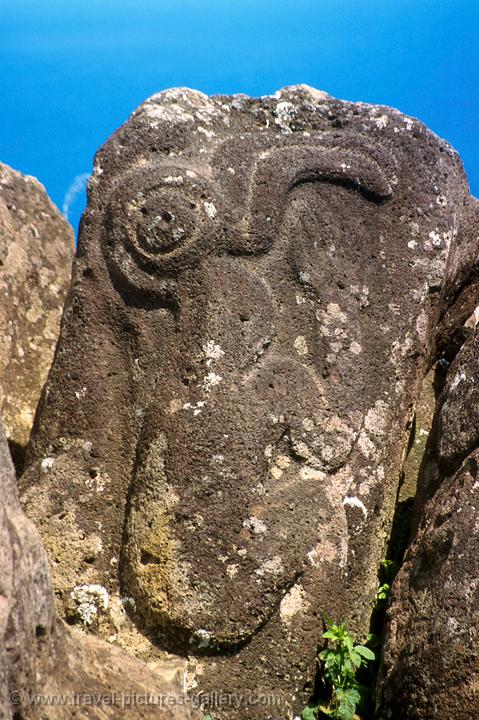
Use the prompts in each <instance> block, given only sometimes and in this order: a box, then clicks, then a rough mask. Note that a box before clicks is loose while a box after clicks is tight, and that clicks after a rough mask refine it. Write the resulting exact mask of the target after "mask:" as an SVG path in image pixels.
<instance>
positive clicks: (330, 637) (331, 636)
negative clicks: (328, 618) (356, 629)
mask: <svg viewBox="0 0 479 720" xmlns="http://www.w3.org/2000/svg"><path fill="white" fill-rule="evenodd" d="M322 637H323V638H325V639H326V640H336V639H337V635H336V633H335V632H334V630H326V632H323V634H322Z"/></svg>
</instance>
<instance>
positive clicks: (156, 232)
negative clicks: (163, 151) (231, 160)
mask: <svg viewBox="0 0 479 720" xmlns="http://www.w3.org/2000/svg"><path fill="white" fill-rule="evenodd" d="M214 203H217V200H216V199H215V198H214V197H213V193H212V189H211V187H210V185H209V183H208V182H207V181H206V180H205V179H204V178H202V177H201V176H199V175H198V174H197V173H195V172H192V171H185V170H183V169H181V168H178V167H173V166H157V165H151V166H146V167H145V168H142V169H141V170H140V171H138V170H135V171H134V172H132V173H129V174H128V175H125V176H124V177H123V178H122V179H121V181H120V182H118V184H117V185H116V186H115V187H114V189H113V192H112V193H111V195H110V197H109V200H108V204H107V205H106V208H105V212H104V215H103V237H102V249H103V254H104V256H105V260H106V262H107V266H108V270H109V272H110V276H111V278H112V280H113V282H114V284H115V286H116V287H117V288H118V289H120V291H123V290H126V292H127V293H128V296H129V298H130V300H131V298H132V297H133V296H134V293H135V292H137V291H139V292H140V293H141V294H142V295H145V294H146V295H148V296H149V297H150V298H154V297H157V298H159V299H160V300H161V299H165V298H171V297H173V296H174V293H175V290H174V288H175V282H176V278H177V276H178V274H179V273H181V272H182V271H183V270H184V269H186V268H192V267H194V266H195V265H196V264H197V263H198V262H199V259H200V258H201V257H202V256H203V255H204V251H205V246H206V244H207V243H208V241H209V240H208V238H209V237H210V235H211V233H214V232H215V224H216V223H215V217H216V205H215V204H214ZM212 209H214V212H213V211H212ZM208 211H209V212H208ZM132 291H133V294H132Z"/></svg>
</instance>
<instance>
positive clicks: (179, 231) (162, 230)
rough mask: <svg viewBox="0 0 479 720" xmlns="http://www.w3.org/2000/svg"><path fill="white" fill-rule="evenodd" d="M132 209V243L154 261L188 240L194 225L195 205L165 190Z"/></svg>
mask: <svg viewBox="0 0 479 720" xmlns="http://www.w3.org/2000/svg"><path fill="white" fill-rule="evenodd" d="M139 200H140V203H139V204H138V205H137V206H136V207H135V209H134V213H133V214H134V216H135V221H136V222H134V226H135V229H136V242H135V241H134V240H133V243H134V244H135V245H137V248H138V249H139V250H140V251H143V252H144V253H146V254H147V255H148V256H150V257H152V258H154V257H155V256H159V255H160V256H161V255H164V254H166V253H170V252H172V251H173V250H175V249H176V248H178V247H180V246H181V245H183V244H185V243H188V241H189V240H191V238H192V236H193V233H194V230H195V223H196V222H197V213H196V203H195V202H193V201H192V200H191V199H190V198H188V197H186V196H184V195H180V194H179V193H176V192H174V191H172V190H168V189H162V188H159V189H156V190H155V191H153V192H152V193H151V192H150V194H149V195H148V197H147V198H146V199H145V198H144V197H143V193H140V198H139Z"/></svg>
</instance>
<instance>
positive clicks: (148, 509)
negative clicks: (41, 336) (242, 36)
mask: <svg viewBox="0 0 479 720" xmlns="http://www.w3.org/2000/svg"><path fill="white" fill-rule="evenodd" d="M477 226H478V218H477V211H476V207H475V205H474V203H473V201H472V199H471V197H470V195H469V190H468V186H467V182H466V179H465V176H464V173H463V170H462V166H461V163H460V161H459V159H458V157H457V155H456V154H455V153H454V151H453V150H452V149H451V148H450V147H449V146H448V145H447V144H446V143H445V142H443V141H441V140H440V139H438V138H437V137H436V136H435V135H433V134H432V133H431V132H430V131H429V130H427V128H425V127H424V125H422V124H421V123H420V122H418V121H416V120H414V119H411V118H409V117H405V116H404V115H402V114H401V113H399V112H398V111H396V110H392V109H389V108H384V107H374V106H368V105H364V104H354V103H347V102H342V101H339V100H335V99H334V98H331V97H329V96H328V95H326V94H324V93H321V92H318V91H316V90H313V89H311V88H308V87H305V86H299V87H295V88H289V89H288V88H287V89H285V90H282V91H280V92H279V93H277V94H276V95H274V96H271V97H266V98H261V99H259V100H254V99H251V98H248V97H245V96H238V97H223V96H219V97H214V98H208V97H206V96H205V95H202V94H201V93H198V92H194V91H191V90H182V89H180V90H170V91H166V92H164V93H160V94H159V95H155V96H153V97H152V98H150V99H149V100H148V101H146V102H145V103H144V104H143V105H142V106H141V107H140V108H139V109H138V110H137V111H136V112H135V113H134V115H133V116H132V118H131V119H130V120H129V121H128V122H127V123H126V124H125V125H124V126H123V127H122V128H121V129H120V130H119V131H118V132H117V133H116V134H115V135H114V136H113V137H112V138H111V139H110V140H109V141H108V142H107V144H106V145H105V146H104V147H103V148H102V149H101V150H100V152H99V153H98V155H97V158H96V163H95V172H94V175H93V178H92V180H91V182H90V187H89V206H88V209H87V211H86V213H85V216H84V219H83V226H82V231H81V236H80V242H79V250H78V256H77V260H76V263H75V270H74V277H73V286H72V292H71V295H70V298H69V302H68V304H67V307H66V310H65V315H64V321H63V326H62V333H61V339H60V343H59V349H58V353H57V356H56V359H55V363H54V365H53V368H52V372H51V374H50V376H49V381H48V384H47V388H46V393H45V396H44V399H43V402H42V405H41V408H40V412H39V416H38V424H37V428H36V433H35V437H34V440H33V446H32V450H31V454H30V457H29V468H28V472H27V473H26V474H25V476H24V478H23V488H24V492H25V495H24V499H25V502H26V506H27V508H28V513H29V514H30V516H31V517H32V518H34V519H35V521H36V522H37V523H38V527H39V528H40V530H41V533H42V535H43V538H44V542H45V546H46V548H47V551H48V553H49V556H50V558H51V560H52V567H53V574H54V584H55V588H56V591H57V596H58V606H59V609H60V611H61V612H62V613H63V614H66V615H68V616H69V617H71V618H72V619H81V613H79V612H78V610H77V609H75V607H74V606H73V607H72V600H73V605H75V604H76V603H77V598H78V593H80V594H81V592H82V590H81V586H83V585H88V584H94V585H100V586H101V587H103V588H105V592H107V593H108V594H109V597H110V599H111V598H115V597H118V595H119V594H120V593H121V594H123V595H124V594H126V595H128V596H131V597H132V598H133V600H134V605H131V617H132V620H133V621H134V622H135V624H136V625H137V627H138V628H139V629H140V630H141V631H142V632H143V633H145V635H147V636H148V637H149V638H150V639H151V640H152V642H153V644H158V645H160V646H161V647H166V648H170V649H172V650H174V651H177V652H179V653H181V654H185V653H189V654H190V659H191V663H192V666H193V667H194V665H195V662H196V663H197V667H196V670H197V682H198V684H199V687H200V688H201V690H202V691H204V692H214V691H218V690H221V691H223V692H224V693H230V694H231V693H233V694H234V693H236V695H235V701H238V697H239V696H238V695H237V694H238V693H241V694H242V704H243V706H242V708H240V709H236V708H235V709H234V710H232V709H231V708H228V707H222V709H221V718H222V720H223V718H224V717H229V716H231V717H234V718H235V720H237V719H240V718H241V719H243V718H248V720H251V718H253V717H254V718H264V717H268V716H273V717H274V716H275V715H278V714H279V710H276V712H275V710H274V709H273V710H271V707H270V709H269V710H268V709H267V708H265V707H264V706H263V705H260V704H258V702H259V699H258V697H257V695H258V693H262V694H264V695H275V696H278V697H279V696H280V695H281V696H282V702H283V708H282V710H281V713H282V714H283V715H285V716H286V715H287V714H288V713H289V712H290V711H291V710H290V708H291V706H293V707H294V709H295V711H296V712H297V711H298V710H299V709H300V707H301V705H302V704H303V702H304V699H305V697H306V696H307V694H308V692H309V690H310V688H311V682H312V677H313V674H314V671H315V653H316V646H317V642H318V638H319V637H320V634H321V631H322V627H323V625H322V623H323V621H322V613H323V612H327V613H328V614H329V615H331V616H333V617H334V618H335V619H338V620H339V619H344V618H348V619H349V620H350V624H351V626H352V628H353V629H354V630H355V631H356V632H358V633H359V634H360V635H363V636H364V635H365V633H366V631H367V627H368V623H369V617H370V612H371V600H372V598H373V597H374V594H375V590H376V582H377V566H378V562H379V560H380V558H381V557H383V556H384V550H385V545H386V542H387V538H388V534H389V529H390V524H391V519H392V515H393V510H394V505H395V500H396V494H397V490H398V483H399V475H400V467H401V461H402V457H403V453H404V446H405V444H406V442H407V433H406V428H407V425H408V422H410V418H411V414H412V411H413V407H414V404H415V402H416V399H417V396H418V392H419V388H420V384H421V382H422V379H423V377H424V375H425V374H426V372H427V370H428V369H429V368H430V367H431V366H432V364H433V362H434V360H435V358H436V348H439V346H440V345H441V344H444V343H447V339H448V337H449V336H450V335H451V334H452V333H453V332H454V330H455V329H456V327H458V326H459V325H460V324H461V323H462V322H464V320H465V318H466V317H467V316H468V315H469V314H470V313H471V311H472V309H473V308H474V307H475V305H477V293H476V297H474V293H471V292H470V290H469V285H468V286H467V288H466V280H467V278H468V276H469V274H470V272H471V267H472V266H473V265H474V263H475V261H476V258H477V255H478V253H477V250H478V247H477ZM72 593H73V594H72ZM111 604H112V603H111ZM83 622H85V618H84V617H83ZM112 624H114V623H113V621H112V619H111V618H110V617H109V615H108V610H105V611H103V610H102V609H101V608H100V609H99V612H98V614H97V616H96V617H95V618H92V622H91V627H92V628H96V629H97V631H98V632H99V633H100V634H110V633H111V632H112V629H111V628H112ZM117 635H118V637H119V638H120V637H121V632H120V631H119V632H118V633H117ZM195 658H196V660H195ZM248 693H254V694H256V701H255V700H254V698H253V699H251V701H250V702H249V700H248ZM262 702H264V703H266V702H267V699H266V698H263V699H262ZM248 703H249V704H248ZM288 708H289V709H288Z"/></svg>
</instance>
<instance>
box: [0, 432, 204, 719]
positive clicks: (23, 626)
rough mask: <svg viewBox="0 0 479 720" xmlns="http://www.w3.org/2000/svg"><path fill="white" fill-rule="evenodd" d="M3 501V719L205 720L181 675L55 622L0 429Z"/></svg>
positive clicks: (36, 539)
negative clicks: (198, 719)
mask: <svg viewBox="0 0 479 720" xmlns="http://www.w3.org/2000/svg"><path fill="white" fill-rule="evenodd" d="M0 493H1V498H2V503H1V507H0V717H1V718H5V720H20V719H24V720H37V719H38V720H40V718H41V719H42V720H68V719H69V718H80V717H81V718H97V719H98V720H107V718H118V717H123V718H128V719H130V718H132V719H135V718H138V719H139V718H158V717H162V718H165V720H188V719H189V718H193V717H200V716H201V715H200V713H199V711H196V710H194V709H193V708H192V706H191V705H190V704H186V703H185V696H184V694H183V673H181V670H180V668H179V667H177V668H175V667H173V666H172V664H171V663H170V664H168V663H165V662H163V663H162V664H159V663H157V665H156V666H152V667H148V666H146V665H145V663H143V662H141V661H140V660H138V659H136V658H133V657H130V656H126V655H124V654H123V653H122V652H121V651H120V650H119V649H118V648H116V647H112V646H111V645H109V644H107V643H105V642H102V641H100V640H97V639H96V638H93V637H87V636H85V635H83V634H81V633H80V634H71V633H70V632H69V630H68V629H67V628H66V626H65V625H64V624H63V623H62V622H61V621H60V620H59V619H58V618H57V617H56V616H55V611H54V601H53V591H52V588H51V584H50V576H49V571H48V564H47V558H46V554H45V551H44V549H43V546H42V542H41V539H40V536H39V534H38V532H37V530H36V529H35V527H34V526H33V524H32V522H31V521H30V520H28V519H27V517H26V516H25V515H24V513H23V511H22V509H21V507H20V504H19V501H18V498H17V495H16V489H15V473H14V469H13V465H12V462H11V459H10V455H9V452H8V446H7V443H6V439H5V436H4V431H3V428H2V426H1V422H0ZM177 665H178V664H177Z"/></svg>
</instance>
